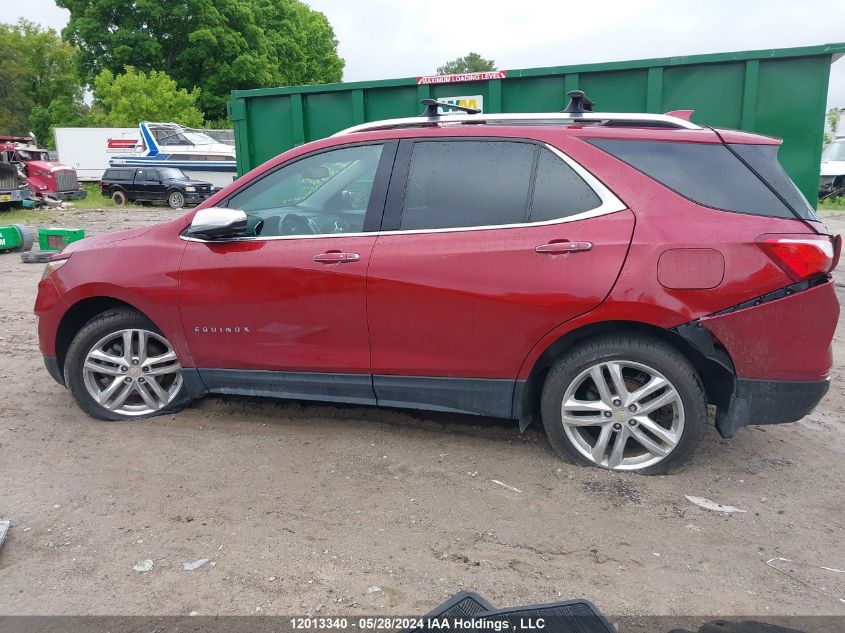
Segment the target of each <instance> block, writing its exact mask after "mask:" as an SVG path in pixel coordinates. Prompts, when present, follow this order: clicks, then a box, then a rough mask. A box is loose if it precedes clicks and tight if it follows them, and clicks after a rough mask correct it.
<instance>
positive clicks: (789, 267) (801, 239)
mask: <svg viewBox="0 0 845 633" xmlns="http://www.w3.org/2000/svg"><path fill="white" fill-rule="evenodd" d="M841 245H842V240H841V239H840V238H839V236H838V235H837V236H836V237H832V236H830V235H812V234H807V233H797V234H794V235H793V234H769V235H761V236H760V237H758V238H757V246H759V247H760V248H762V249H763V251H764V252H765V253H766V254H767V255H768V256H769V257H770V258H771V259H772V261H774V262H775V263H776V264H777V265H778V266H780V267H781V268H783V270H784V272H786V274H787V275H789V276H790V277H792V279H793V280H794V281H801V280H802V279H807V278H809V277H813V276H814V275H820V274H827V273H829V272H830V271H831V270H833V269H834V267H835V266H836V263H837V262H838V261H839V250H840V248H841Z"/></svg>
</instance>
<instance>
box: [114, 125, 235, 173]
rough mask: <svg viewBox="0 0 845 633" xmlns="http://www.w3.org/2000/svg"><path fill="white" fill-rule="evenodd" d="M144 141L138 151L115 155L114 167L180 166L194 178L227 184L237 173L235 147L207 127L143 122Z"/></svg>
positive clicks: (141, 129)
mask: <svg viewBox="0 0 845 633" xmlns="http://www.w3.org/2000/svg"><path fill="white" fill-rule="evenodd" d="M139 127H140V133H141V134H140V135H141V140H140V142H139V143H138V144H137V145H135V147H134V153H132V154H123V155H120V156H113V157H112V158H111V159H109V166H110V167H177V168H179V169H181V170H182V171H183V172H185V175H186V176H188V178H190V179H192V180H204V181H206V182H210V183H211V184H212V185H213V186H214V187H225V186H226V185H228V184H229V183H230V182H232V180H234V178H235V176H236V174H237V163H236V162H235V148H234V146H233V145H230V144H229V143H224V142H220V141H219V140H217V139H215V138H213V137H212V136H211V135H210V134H209V133H208V132H206V131H204V130H197V129H193V128H187V127H182V126H181V125H178V124H176V123H151V122H147V121H143V122H142V123H141V124H140V126H139Z"/></svg>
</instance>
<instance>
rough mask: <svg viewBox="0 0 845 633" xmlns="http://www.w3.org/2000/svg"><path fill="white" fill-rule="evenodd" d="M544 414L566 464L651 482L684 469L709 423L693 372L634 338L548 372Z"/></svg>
mask: <svg viewBox="0 0 845 633" xmlns="http://www.w3.org/2000/svg"><path fill="white" fill-rule="evenodd" d="M541 407H542V417H543V425H544V426H545V428H546V434H547V435H548V437H549V441H550V442H551V444H552V447H553V448H554V449H555V452H557V453H558V455H560V456H561V457H563V458H564V459H568V460H570V461H574V462H576V463H580V464H585V465H590V466H598V467H601V468H608V469H611V470H621V471H634V472H639V473H643V474H649V475H654V474H665V473H668V472H671V471H672V470H674V469H676V468H678V467H679V466H681V465H682V464H684V463H686V462H687V461H688V460H689V458H690V457H691V456H692V453H693V452H694V450H695V447H696V445H697V444H698V442H699V440H700V439H701V436H702V435H703V434H704V429H705V426H706V422H707V402H706V398H705V395H704V389H703V387H702V385H701V381H700V379H699V377H698V375H697V373H696V371H695V368H694V367H693V366H692V365H691V364H690V363H689V361H687V359H686V358H685V357H684V356H683V355H682V354H680V353H679V352H678V351H677V350H676V349H675V348H673V347H672V346H670V345H668V344H666V343H664V342H663V341H661V340H658V339H655V338H648V337H641V336H633V335H632V336H603V337H599V338H595V339H591V340H589V341H586V342H585V343H582V344H581V345H578V346H576V347H575V348H573V349H572V350H570V351H569V352H568V353H567V354H566V355H565V356H564V357H563V358H561V359H560V360H559V361H558V362H557V364H555V366H554V367H552V369H551V370H550V371H549V373H548V375H547V377H546V382H545V385H544V387H543V394H542V403H541Z"/></svg>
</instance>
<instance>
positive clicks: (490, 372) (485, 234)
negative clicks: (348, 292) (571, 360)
mask: <svg viewBox="0 0 845 633" xmlns="http://www.w3.org/2000/svg"><path fill="white" fill-rule="evenodd" d="M633 227H634V216H633V213H632V212H631V211H629V210H626V209H625V207H624V205H623V204H622V203H621V202H620V201H619V200H618V199H617V198H615V197H614V196H613V194H612V193H611V192H610V191H609V190H607V189H606V188H605V187H604V186H603V185H602V184H601V183H599V182H598V181H597V180H596V179H595V178H594V177H593V176H592V175H590V174H589V173H588V172H587V171H586V170H584V169H583V168H582V167H580V166H579V165H577V164H576V163H575V162H574V161H572V159H570V158H568V157H567V156H565V155H564V154H562V153H561V152H560V151H559V150H556V149H554V148H551V147H550V146H546V145H543V144H540V143H535V142H528V141H519V140H513V139H479V138H477V137H473V138H467V139H431V138H427V139H419V140H415V141H403V142H402V144H401V145H400V149H399V153H398V155H397V159H396V167H395V169H394V175H393V180H392V181H391V184H390V191H389V193H388V199H387V205H386V209H385V219H384V224H383V225H382V233H381V234H380V235H379V237H378V240H377V241H376V245H375V248H374V250H373V255H372V261H371V263H370V269H369V274H368V280H367V308H368V318H369V328H370V342H371V349H372V370H373V374H374V378H373V384H374V388H375V391H376V395H377V397H378V399H379V402H380V403H383V404H405V405H411V406H413V404H414V403H417V404H420V403H425V404H426V406H431V407H435V408H438V407H439V408H443V409H447V410H468V411H474V412H485V413H488V414H491V415H503V416H507V415H510V413H511V400H512V394H513V386H514V381H515V379H516V376H517V374H518V372H519V369H520V366H521V364H522V362H523V360H524V359H525V357H526V355H527V354H528V352H529V350H531V348H532V347H533V346H534V345H535V344H536V343H537V342H538V341H539V340H540V339H541V338H542V337H543V336H544V335H545V334H546V333H548V332H549V331H550V330H552V329H553V328H555V327H556V326H558V325H559V324H561V323H563V322H565V321H567V320H569V319H572V318H574V317H576V316H578V315H581V314H583V313H585V312H587V311H589V310H590V309H592V308H594V307H595V306H597V305H598V304H599V303H601V301H602V300H603V299H604V297H605V296H606V295H607V294H608V292H609V291H610V289H611V287H612V286H613V283H614V281H615V279H616V277H617V275H618V273H619V270H620V268H621V266H622V264H623V262H624V259H625V255H626V252H627V249H628V245H629V243H630V240H631V235H632V231H633ZM466 398H470V399H471V400H472V402H471V403H470V405H471V406H470V405H467V402H468V401H467V400H466Z"/></svg>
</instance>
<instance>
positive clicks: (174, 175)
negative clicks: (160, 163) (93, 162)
mask: <svg viewBox="0 0 845 633" xmlns="http://www.w3.org/2000/svg"><path fill="white" fill-rule="evenodd" d="M100 192H102V194H103V195H104V196H107V197H109V198H111V199H112V200H113V201H114V203H115V204H117V205H122V204H126V203H127V202H130V201H138V202H141V203H151V202H156V201H161V202H166V203H167V204H168V205H170V207H171V208H173V209H179V208H181V207H184V206H185V205H188V204H199V203H200V202H202V201H203V200H205V199H206V198H208V197H209V196H210V195H211V192H212V186H211V183H209V182H203V181H201V180H189V179H188V177H187V176H186V175H185V174H184V173H183V172H182V170H181V169H177V168H175V167H112V168H109V169H107V170H106V171H105V173H104V174H103V178H102V180H100Z"/></svg>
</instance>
